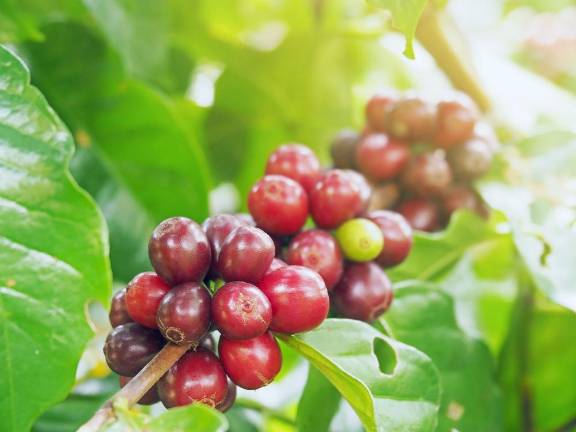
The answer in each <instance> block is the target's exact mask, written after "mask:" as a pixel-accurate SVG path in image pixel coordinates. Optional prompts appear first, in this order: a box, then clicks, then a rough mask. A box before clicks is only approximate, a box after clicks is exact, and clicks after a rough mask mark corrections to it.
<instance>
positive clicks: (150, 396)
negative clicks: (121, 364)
mask: <svg viewBox="0 0 576 432" xmlns="http://www.w3.org/2000/svg"><path fill="white" fill-rule="evenodd" d="M131 379H132V378H131V377H125V376H122V375H120V376H119V377H118V381H119V382H120V387H121V388H122V387H124V386H125V385H126V384H128V382H129V381H130V380H131ZM156 402H160V396H158V388H157V387H156V385H153V386H152V388H151V389H150V390H148V391H147V392H146V393H144V396H142V397H141V398H140V400H139V401H138V404H140V405H154V404H155V403H156Z"/></svg>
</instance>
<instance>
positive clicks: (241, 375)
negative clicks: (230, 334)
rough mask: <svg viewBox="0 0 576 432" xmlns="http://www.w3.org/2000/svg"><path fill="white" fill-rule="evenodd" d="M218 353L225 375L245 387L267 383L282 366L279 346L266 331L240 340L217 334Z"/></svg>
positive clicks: (255, 386)
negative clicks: (218, 339) (218, 336)
mask: <svg viewBox="0 0 576 432" xmlns="http://www.w3.org/2000/svg"><path fill="white" fill-rule="evenodd" d="M218 353H219V354H220V361H221V362H222V365H223V366H224V369H225V370H226V374H227V375H228V377H230V379H231V380H232V381H233V382H234V383H235V384H236V385H238V386H240V387H242V388H245V389H247V390H255V389H257V388H260V387H264V386H266V385H268V384H270V383H271V382H272V380H274V377H275V376H276V375H278V372H280V368H281V367H282V353H281V352H280V347H279V346H278V342H276V339H275V338H274V336H272V333H270V332H266V333H264V334H263V335H261V336H257V337H255V338H252V339H244V340H233V339H226V338H225V337H221V338H220V343H219V344H218Z"/></svg>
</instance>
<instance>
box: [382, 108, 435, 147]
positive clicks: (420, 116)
mask: <svg viewBox="0 0 576 432" xmlns="http://www.w3.org/2000/svg"><path fill="white" fill-rule="evenodd" d="M435 127H436V110H435V107H434V106H433V105H431V104H429V103H428V102H426V101H424V100H422V99H419V98H407V99H403V100H400V101H398V102H396V103H395V104H394V106H392V107H391V108H390V110H389V111H388V114H387V116H386V131H387V132H389V133H390V134H392V135H393V136H395V137H398V138H405V139H407V140H425V139H429V138H431V137H432V135H433V134H434V130H435Z"/></svg>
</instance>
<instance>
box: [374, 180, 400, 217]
mask: <svg viewBox="0 0 576 432" xmlns="http://www.w3.org/2000/svg"><path fill="white" fill-rule="evenodd" d="M399 198H400V189H399V188H398V185H397V184H396V183H391V182H389V183H382V184H380V185H378V186H376V187H375V188H374V191H373V192H372V197H371V199H370V206H369V208H370V209H371V210H377V209H386V208H392V207H394V206H395V205H396V204H397V203H398V199H399Z"/></svg>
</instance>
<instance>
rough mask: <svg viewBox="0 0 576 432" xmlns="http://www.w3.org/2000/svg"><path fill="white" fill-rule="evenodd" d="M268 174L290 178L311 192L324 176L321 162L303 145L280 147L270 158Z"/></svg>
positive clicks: (267, 167) (267, 164) (267, 165)
mask: <svg viewBox="0 0 576 432" xmlns="http://www.w3.org/2000/svg"><path fill="white" fill-rule="evenodd" d="M266 174H277V175H282V176H285V177H289V178H291V179H292V180H294V181H296V182H298V183H300V185H301V186H302V187H303V188H304V189H305V190H306V191H307V192H310V191H311V190H312V188H313V187H314V184H315V183H316V182H317V181H318V179H319V178H320V177H321V175H322V171H321V166H320V161H319V160H318V158H317V157H316V155H315V154H314V152H313V151H312V150H310V149H309V148H308V147H306V146H304V145H302V144H285V145H283V146H280V147H279V148H278V149H276V151H274V153H272V154H271V155H270V157H269V158H268V162H267V163H266Z"/></svg>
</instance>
